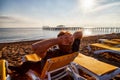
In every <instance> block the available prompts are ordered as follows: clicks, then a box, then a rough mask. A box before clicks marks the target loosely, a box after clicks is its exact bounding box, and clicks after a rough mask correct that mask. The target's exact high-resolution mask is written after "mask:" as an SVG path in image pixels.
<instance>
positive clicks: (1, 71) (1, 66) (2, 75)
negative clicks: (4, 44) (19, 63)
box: [0, 60, 6, 80]
mask: <svg viewBox="0 0 120 80" xmlns="http://www.w3.org/2000/svg"><path fill="white" fill-rule="evenodd" d="M0 80H6V68H5V60H0Z"/></svg>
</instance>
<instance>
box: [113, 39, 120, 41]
mask: <svg viewBox="0 0 120 80" xmlns="http://www.w3.org/2000/svg"><path fill="white" fill-rule="evenodd" d="M112 40H113V41H117V42H120V39H112Z"/></svg>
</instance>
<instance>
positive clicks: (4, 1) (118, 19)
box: [0, 0, 120, 27]
mask: <svg viewBox="0 0 120 80" xmlns="http://www.w3.org/2000/svg"><path fill="white" fill-rule="evenodd" d="M0 24H1V25H0V27H41V26H46V25H47V26H57V25H61V24H62V25H66V26H97V25H101V26H102V25H104V26H109V25H120V0H0Z"/></svg>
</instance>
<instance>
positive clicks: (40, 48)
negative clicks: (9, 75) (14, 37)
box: [8, 31, 82, 75]
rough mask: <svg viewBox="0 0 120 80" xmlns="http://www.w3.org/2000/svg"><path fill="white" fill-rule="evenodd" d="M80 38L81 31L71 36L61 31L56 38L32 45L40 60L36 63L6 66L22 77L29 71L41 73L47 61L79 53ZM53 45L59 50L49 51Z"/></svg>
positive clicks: (28, 62) (29, 62)
mask: <svg viewBox="0 0 120 80" xmlns="http://www.w3.org/2000/svg"><path fill="white" fill-rule="evenodd" d="M81 38H82V31H77V32H75V33H74V34H73V35H72V34H71V33H69V32H67V31H61V32H60V33H59V34H58V37H57V38H53V39H48V40H43V41H39V42H36V43H34V44H32V49H33V51H34V52H35V53H36V54H37V55H38V56H39V57H41V58H42V60H40V61H37V62H33V61H26V62H24V63H23V64H22V65H20V66H8V68H9V69H10V70H12V71H15V72H16V73H18V74H22V75H23V74H25V73H26V72H27V71H28V70H29V69H32V70H34V71H36V72H37V73H41V71H42V69H43V67H44V64H45V62H46V60H47V59H49V58H52V57H57V56H62V55H66V54H70V53H73V52H76V51H79V45H80V41H81ZM55 45H58V47H59V48H56V49H50V48H51V47H53V46H55Z"/></svg>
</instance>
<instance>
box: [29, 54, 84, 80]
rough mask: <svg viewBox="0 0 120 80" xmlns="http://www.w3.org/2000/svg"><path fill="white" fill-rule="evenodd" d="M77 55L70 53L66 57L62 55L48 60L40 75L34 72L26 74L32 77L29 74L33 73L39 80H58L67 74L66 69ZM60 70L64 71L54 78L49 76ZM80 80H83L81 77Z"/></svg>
mask: <svg viewBox="0 0 120 80" xmlns="http://www.w3.org/2000/svg"><path fill="white" fill-rule="evenodd" d="M77 55H78V53H72V54H68V55H64V56H60V57H55V58H50V59H48V60H47V61H46V63H45V66H44V68H43V70H42V73H41V74H38V73H36V72H34V71H30V72H28V73H27V74H28V75H29V76H31V77H32V75H31V72H33V73H34V74H36V75H37V76H39V78H40V79H42V80H46V79H47V80H51V79H52V80H58V79H60V78H62V77H64V76H66V75H67V74H68V71H67V68H68V67H69V66H70V63H71V62H72V61H73V60H74V58H75V57H76V56H77ZM27 57H28V56H27ZM30 58H31V57H30ZM28 59H29V57H28ZM33 60H34V59H33ZM61 69H64V70H63V71H62V72H60V73H58V74H56V75H55V76H51V74H52V73H54V72H57V71H59V70H61ZM46 76H47V77H46ZM81 80H83V79H82V77H81Z"/></svg>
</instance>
